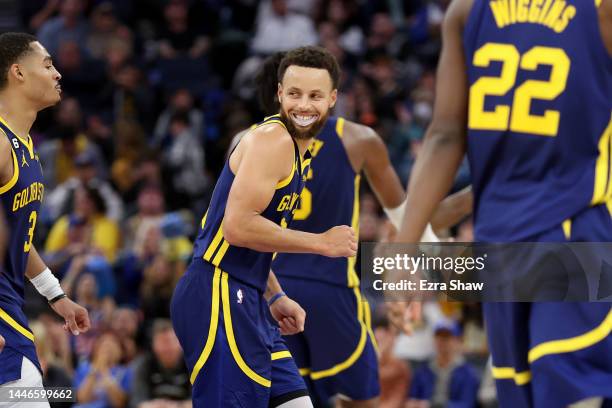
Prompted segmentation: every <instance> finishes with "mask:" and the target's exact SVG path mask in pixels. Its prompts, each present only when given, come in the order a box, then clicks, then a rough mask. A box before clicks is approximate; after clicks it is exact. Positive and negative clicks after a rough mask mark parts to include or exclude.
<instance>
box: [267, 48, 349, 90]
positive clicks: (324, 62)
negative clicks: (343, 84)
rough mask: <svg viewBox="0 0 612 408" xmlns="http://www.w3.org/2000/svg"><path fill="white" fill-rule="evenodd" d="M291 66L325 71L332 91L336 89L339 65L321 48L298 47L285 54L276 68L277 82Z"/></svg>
mask: <svg viewBox="0 0 612 408" xmlns="http://www.w3.org/2000/svg"><path fill="white" fill-rule="evenodd" d="M291 65H297V66H298V67H307V68H319V69H326V70H327V72H329V76H330V77H331V80H332V86H333V88H334V89H336V88H338V82H339V81H340V65H338V61H337V60H336V57H334V56H333V55H332V53H331V52H329V51H327V50H326V49H325V48H322V47H315V46H308V47H300V48H296V49H294V50H291V51H289V52H287V54H286V55H285V58H283V59H282V61H281V63H280V66H279V67H278V81H279V82H282V80H283V77H284V76H285V71H287V68H289V67H290V66H291Z"/></svg>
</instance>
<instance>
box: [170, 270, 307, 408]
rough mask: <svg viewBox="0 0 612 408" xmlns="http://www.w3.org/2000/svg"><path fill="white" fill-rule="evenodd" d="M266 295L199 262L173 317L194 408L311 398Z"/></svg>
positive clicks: (177, 295) (183, 284)
mask: <svg viewBox="0 0 612 408" xmlns="http://www.w3.org/2000/svg"><path fill="white" fill-rule="evenodd" d="M267 307H268V306H267V304H266V302H265V300H264V299H263V297H262V294H261V292H260V291H258V290H256V289H255V288H253V287H251V286H249V285H246V284H244V283H242V282H240V281H237V280H235V279H233V278H232V277H230V276H229V275H228V274H227V273H226V272H223V271H221V270H220V269H219V268H215V267H214V266H212V265H210V264H208V263H206V262H204V261H200V260H194V261H193V262H192V263H191V265H190V266H189V268H188V269H187V271H186V272H185V275H184V276H183V277H182V278H181V280H180V281H179V283H178V285H177V287H176V289H175V292H174V296H173V298H172V304H171V316H172V323H173V325H174V329H175V331H176V334H177V337H178V339H179V341H180V343H181V346H182V347H183V351H184V358H185V361H186V363H187V367H188V369H189V372H190V380H191V383H192V385H193V392H192V398H193V405H194V407H206V408H208V407H232V408H235V407H243V408H251V407H256V408H257V407H261V408H267V407H274V406H277V405H280V404H281V403H283V402H286V401H289V400H291V399H294V398H297V397H299V396H304V395H308V393H307V390H306V385H305V384H304V381H303V379H302V378H301V377H300V375H299V372H298V369H297V367H296V365H295V363H294V361H293V358H291V354H290V353H289V351H288V350H287V347H286V346H285V344H284V341H283V340H282V337H281V336H280V332H279V330H278V328H277V327H274V326H273V325H272V324H270V323H269V321H268V320H267Z"/></svg>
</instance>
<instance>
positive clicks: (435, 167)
mask: <svg viewBox="0 0 612 408" xmlns="http://www.w3.org/2000/svg"><path fill="white" fill-rule="evenodd" d="M471 4H472V0H458V1H454V2H452V3H451V5H450V6H449V8H448V10H447V13H446V16H445V19H444V23H443V24H442V52H441V55H440V62H439V64H438V72H437V76H436V80H437V84H436V88H437V92H436V101H435V104H434V114H433V120H432V123H431V125H430V126H429V128H428V130H427V133H426V135H425V144H424V146H423V151H422V152H421V153H420V154H419V157H418V159H417V161H416V163H415V166H414V170H413V172H412V176H411V178H410V183H409V187H408V199H407V205H406V211H405V214H404V218H403V221H402V226H401V228H400V231H399V233H398V235H397V241H398V242H418V241H419V238H420V237H421V235H422V234H423V231H424V230H425V227H426V225H427V222H428V221H429V220H430V219H431V217H432V216H433V214H434V211H435V209H436V207H437V206H438V204H439V203H440V201H441V200H442V199H443V198H444V197H445V196H446V194H447V193H448V191H449V190H450V188H451V186H452V183H453V180H454V177H455V173H456V172H457V169H458V168H459V165H460V164H461V160H462V159H463V155H464V153H465V149H466V125H467V114H466V112H467V101H468V94H467V75H466V70H465V61H464V54H463V44H462V39H461V33H462V30H463V26H464V24H465V20H466V18H467V15H468V13H469V10H470V8H471Z"/></svg>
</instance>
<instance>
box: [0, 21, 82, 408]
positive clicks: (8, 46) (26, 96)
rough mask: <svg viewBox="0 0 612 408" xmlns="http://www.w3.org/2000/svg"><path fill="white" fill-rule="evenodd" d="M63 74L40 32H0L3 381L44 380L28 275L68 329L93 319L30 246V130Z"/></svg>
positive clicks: (35, 201) (33, 180) (33, 207)
mask: <svg viewBox="0 0 612 408" xmlns="http://www.w3.org/2000/svg"><path fill="white" fill-rule="evenodd" d="M60 79H61V75H60V74H59V73H58V72H57V70H56V69H55V67H54V66H53V63H52V60H51V56H50V55H49V53H48V52H47V50H45V48H44V47H43V46H42V45H41V44H40V43H39V42H38V41H37V40H36V38H35V37H33V36H31V35H28V34H21V33H5V34H1V35H0V201H1V202H2V208H3V212H4V214H5V215H6V222H7V224H8V231H9V237H8V240H7V251H6V258H5V259H4V262H3V264H2V273H1V274H0V335H1V336H2V337H4V341H5V346H4V350H3V351H2V353H0V367H2V369H0V384H3V385H1V386H0V387H9V386H10V387H25V386H30V387H42V376H41V370H40V365H39V363H38V359H37V357H36V350H35V348H34V342H33V339H34V336H33V334H32V332H31V331H30V329H29V328H28V325H27V321H26V317H25V315H24V313H23V310H22V306H23V303H24V297H23V296H24V276H26V277H27V278H28V279H29V280H30V282H31V283H32V284H33V285H34V287H35V288H36V289H37V290H38V292H40V294H41V295H43V296H45V297H46V298H47V300H48V301H49V304H50V305H51V307H52V308H53V309H54V310H55V311H56V312H57V313H58V314H59V315H61V316H62V317H63V318H64V319H65V322H66V323H65V325H64V328H65V329H66V330H69V331H70V332H71V333H72V334H74V335H78V334H79V333H81V332H86V331H87V330H88V329H89V325H90V323H89V317H88V314H87V310H86V309H85V308H83V307H81V306H79V305H77V304H76V303H74V302H72V301H71V300H70V299H68V298H67V297H66V295H65V294H64V292H63V291H62V288H61V287H60V285H59V282H58V280H57V278H55V276H53V273H52V272H51V271H50V270H49V268H47V266H46V265H45V264H44V262H43V261H42V259H41V258H40V256H39V255H38V252H37V251H36V248H35V247H34V245H32V239H33V237H34V231H35V228H36V219H37V216H38V211H39V209H40V204H41V201H42V198H43V194H44V187H43V185H42V170H41V166H40V163H39V161H38V155H37V154H36V152H35V150H34V146H33V145H32V139H31V138H30V136H29V134H28V133H29V131H30V128H31V127H32V124H33V123H34V120H35V119H36V115H37V113H38V112H39V111H41V110H43V109H45V108H47V107H49V106H53V105H55V104H56V103H57V102H59V100H60V93H61V88H60V86H59V80H60ZM34 405H36V404H34ZM40 405H41V406H48V403H46V402H45V403H44V404H43V403H41V404H40ZM0 406H4V405H2V403H0Z"/></svg>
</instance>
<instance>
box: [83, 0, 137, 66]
mask: <svg viewBox="0 0 612 408" xmlns="http://www.w3.org/2000/svg"><path fill="white" fill-rule="evenodd" d="M90 19H91V27H90V30H89V35H88V36H87V49H88V51H89V53H90V54H91V56H92V57H94V58H96V59H102V58H103V57H104V56H105V55H106V53H107V52H108V50H109V49H110V48H111V47H112V46H114V45H115V44H116V43H118V42H122V43H124V44H125V45H126V46H127V47H129V52H130V53H131V52H132V49H133V35H132V32H131V31H130V29H129V28H127V27H126V26H125V25H123V24H121V22H120V21H119V20H118V19H117V16H116V15H115V7H114V6H113V3H112V2H110V1H102V2H101V3H98V4H97V5H96V6H95V7H94V9H93V10H92V12H91V17H90Z"/></svg>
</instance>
